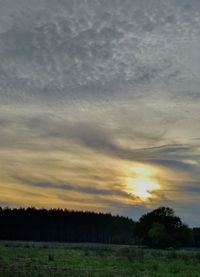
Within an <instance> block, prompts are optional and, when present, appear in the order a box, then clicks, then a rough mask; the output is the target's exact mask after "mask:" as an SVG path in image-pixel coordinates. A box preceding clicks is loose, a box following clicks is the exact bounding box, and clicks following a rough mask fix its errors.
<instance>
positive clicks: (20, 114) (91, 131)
mask: <svg viewBox="0 0 200 277" xmlns="http://www.w3.org/2000/svg"><path fill="white" fill-rule="evenodd" d="M0 5H1V10H0V59H1V63H0V159H1V166H0V177H1V178H0V188H1V191H2V192H3V193H2V195H1V199H0V201H1V203H8V205H13V206H21V205H36V206H45V207H51V206H53V207H59V206H61V207H69V208H77V209H78V208H80V209H93V210H104V211H108V210H109V211H112V212H114V213H121V214H125V215H129V216H131V217H135V216H139V215H140V213H141V211H145V210H146V209H149V208H153V207H156V206H158V205H164V204H165V205H170V206H172V207H174V208H175V209H176V211H179V212H180V213H181V215H182V216H183V217H184V218H185V220H186V221H188V222H189V223H191V224H198V221H197V220H196V214H195V211H196V213H198V209H199V206H198V202H199V197H198V194H197V192H198V191H199V185H200V175H199V167H200V164H199V161H200V128H199V118H200V110H199V104H200V91H199V87H200V81H199V76H198V73H199V72H200V64H199V58H200V57H199V56H200V54H199V53H200V3H199V1H197V0H190V1H187V0H183V1H178V0H173V1H172V0H165V1H164V0H162V1H161V0H152V1H148V0H134V1H133V0H125V1H118V0H116V1H114V0H113V1H112V0H110V1H107V0H105V1H104V0H85V1H82V0H80V1H78V0H73V1H71V0H69V1H68V0H67V1H63V0H57V1H56V2H55V1H53V0H40V1H35V0H30V1H28V2H27V1H25V0H16V1H15V2H13V1H10V0H8V1H6V2H5V1H3V0H0ZM137 167H140V168H144V171H145V170H147V171H148V170H149V168H151V172H154V173H153V175H152V176H150V177H151V178H152V180H154V181H156V182H159V184H160V187H161V189H160V190H159V191H157V192H154V193H153V192H152V198H150V199H148V201H145V202H144V201H142V200H140V199H138V197H136V196H134V193H133V195H132V196H130V191H127V186H126V181H125V180H126V178H127V177H131V178H137V177H138V178H139V177H144V176H142V174H141V173H138V172H135V171H134V168H137ZM132 169H133V170H132ZM136 171H137V170H136ZM140 175H141V176H140ZM62 193H63V194H62ZM83 199H84V201H83ZM83 202H84V204H83Z"/></svg>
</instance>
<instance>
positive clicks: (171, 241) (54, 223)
mask: <svg viewBox="0 0 200 277" xmlns="http://www.w3.org/2000/svg"><path fill="white" fill-rule="evenodd" d="M0 240H27V241H57V242H92V243H108V244H140V245H147V246H150V247H158V248H166V247H183V246H184V247H200V228H193V229H191V228H189V227H188V226H187V225H185V224H183V223H182V221H181V219H180V218H179V217H178V216H176V215H175V213H174V211H173V210H172V209H171V208H168V207H160V208H158V209H155V210H153V211H151V212H149V213H147V214H145V215H143V216H141V218H140V219H139V221H138V222H135V221H133V220H132V219H130V218H128V217H123V216H119V215H117V216H114V215H111V214H109V213H107V214H104V213H95V212H83V211H72V210H66V209H65V210H63V209H50V210H47V209H36V208H32V207H31V208H18V209H15V208H14V209H11V208H1V207H0Z"/></svg>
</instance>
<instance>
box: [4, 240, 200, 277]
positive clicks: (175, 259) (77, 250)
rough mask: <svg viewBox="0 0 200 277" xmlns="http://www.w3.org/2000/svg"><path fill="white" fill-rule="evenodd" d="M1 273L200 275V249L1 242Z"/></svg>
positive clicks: (9, 274)
mask: <svg viewBox="0 0 200 277" xmlns="http://www.w3.org/2000/svg"><path fill="white" fill-rule="evenodd" d="M0 276H10V277H13V276H24V277H25V276H26V277H27V276H31V277H32V276H37V277H38V276H79V277H81V276H91V277H92V276H102V277H106V276H137V277H140V276H141V277H145V276H148V277H151V276H152V277H153V276H154V277H170V276H177V277H179V276H182V277H184V276H185V277H188V276H189V277H197V276H199V277H200V251H198V250H195V249H193V250H173V249H168V250H155V249H146V248H137V247H134V246H115V245H110V246H108V245H101V244H100V245H98V244H59V243H35V242H34V243H31V242H29V243H27V242H12V243H11V242H1V243H0Z"/></svg>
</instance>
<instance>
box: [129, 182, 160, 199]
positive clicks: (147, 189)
mask: <svg viewBox="0 0 200 277" xmlns="http://www.w3.org/2000/svg"><path fill="white" fill-rule="evenodd" d="M126 183H127V186H128V189H129V191H130V192H131V193H132V194H134V195H135V196H137V197H139V198H141V199H143V200H145V199H147V198H149V197H150V196H151V192H153V191H154V190H157V189H159V185H158V184H157V183H156V182H153V181H151V180H149V179H148V178H136V179H134V178H127V180H126Z"/></svg>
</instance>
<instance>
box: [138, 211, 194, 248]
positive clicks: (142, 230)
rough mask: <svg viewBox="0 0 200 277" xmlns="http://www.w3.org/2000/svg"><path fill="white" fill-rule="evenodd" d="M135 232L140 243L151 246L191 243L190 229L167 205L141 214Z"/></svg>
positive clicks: (178, 245)
mask: <svg viewBox="0 0 200 277" xmlns="http://www.w3.org/2000/svg"><path fill="white" fill-rule="evenodd" d="M136 234H137V235H138V237H139V238H140V241H141V243H143V244H146V245H148V246H151V247H161V248H162V247H169V246H173V247H180V246H189V245H191V243H192V232H191V230H190V229H189V228H188V227H187V226H186V225H185V224H183V223H182V221H181V219H180V218H179V217H177V216H176V215H175V213H174V211H173V210H172V209H171V208H168V207H160V208H158V209H156V210H153V211H151V212H149V213H147V214H145V215H143V216H142V217H141V218H140V220H139V222H138V223H137V226H136Z"/></svg>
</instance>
